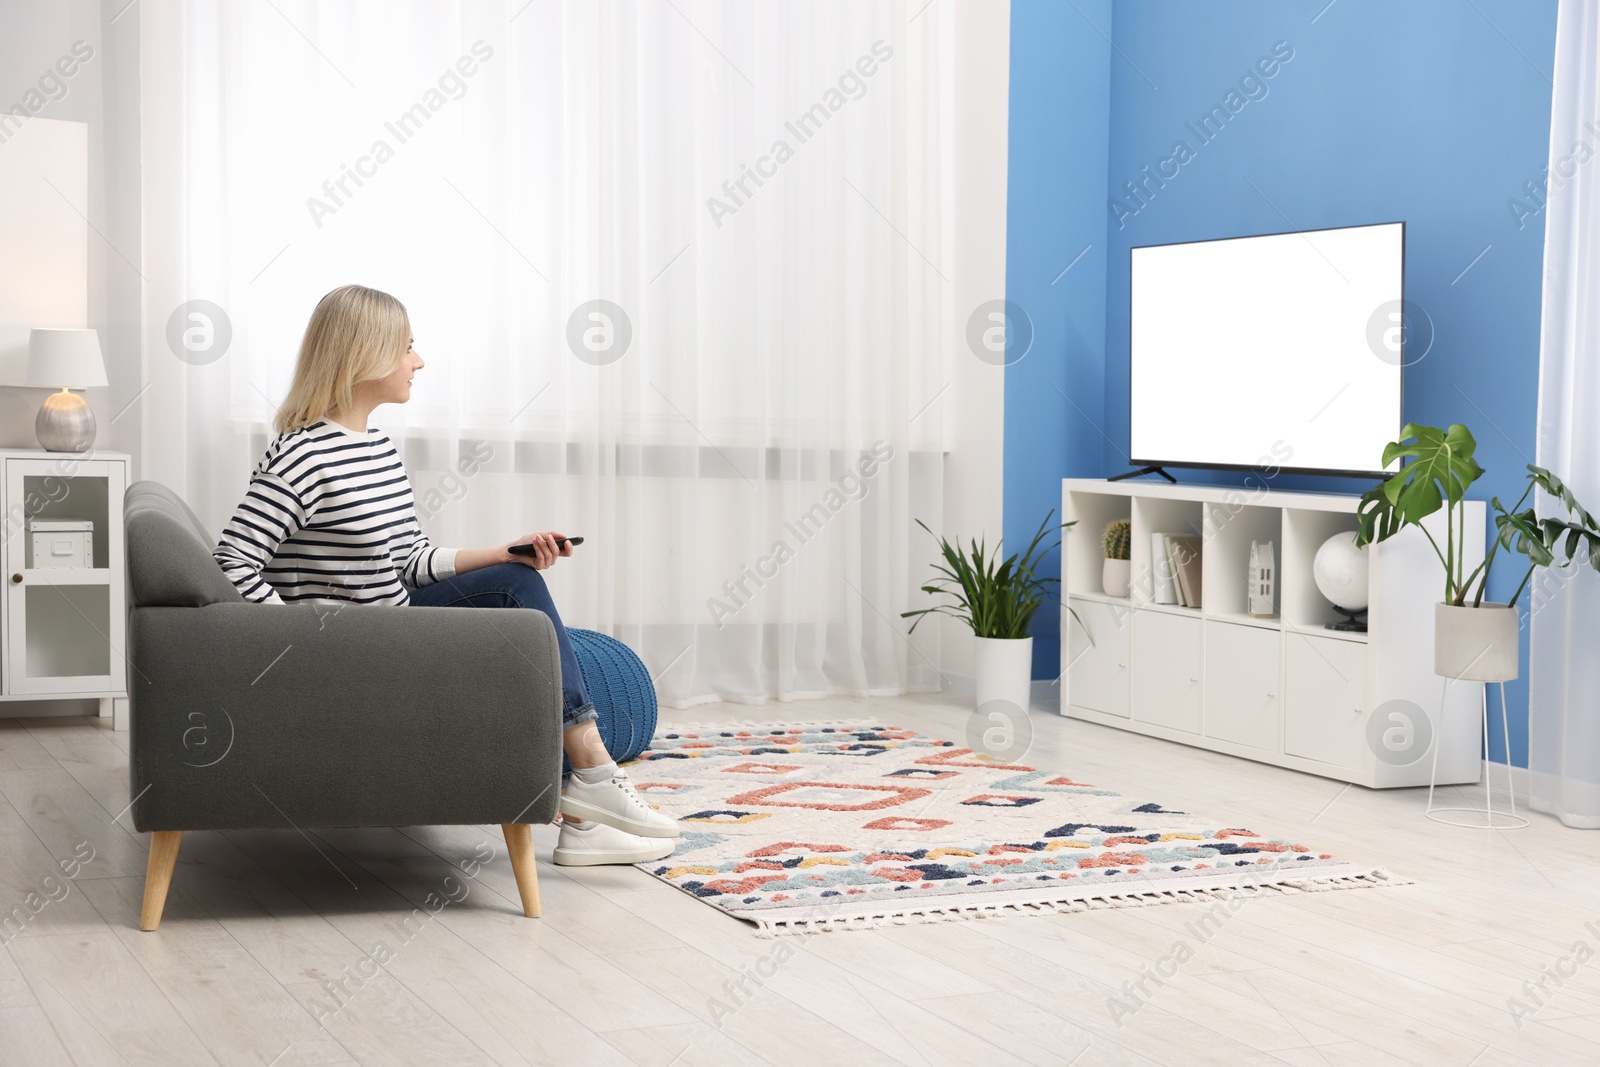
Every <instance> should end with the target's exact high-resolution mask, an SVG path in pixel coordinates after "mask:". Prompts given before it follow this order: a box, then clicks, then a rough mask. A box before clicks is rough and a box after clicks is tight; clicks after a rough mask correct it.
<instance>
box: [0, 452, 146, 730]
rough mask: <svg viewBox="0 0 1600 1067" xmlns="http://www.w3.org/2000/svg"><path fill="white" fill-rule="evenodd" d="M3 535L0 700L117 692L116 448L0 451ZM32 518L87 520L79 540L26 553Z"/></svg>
mask: <svg viewBox="0 0 1600 1067" xmlns="http://www.w3.org/2000/svg"><path fill="white" fill-rule="evenodd" d="M0 465H3V466H4V468H5V476H4V478H3V479H0V489H3V493H4V499H3V502H0V503H3V507H4V515H5V522H6V537H5V541H4V544H3V546H0V575H3V583H4V586H5V594H4V596H0V630H3V632H4V639H3V640H0V700H23V699H27V700H39V699H50V698H85V697H90V698H98V699H99V700H100V701H101V713H102V714H107V713H109V712H110V711H111V704H112V701H113V700H117V699H121V698H126V696H127V676H126V660H125V659H124V652H125V641H124V635H125V629H126V624H127V612H126V607H125V598H124V588H123V583H124V569H123V539H122V497H123V491H124V490H125V489H126V488H127V484H128V457H127V456H126V455H124V454H122V453H107V452H95V453H82V454H79V453H55V452H23V451H0ZM35 520H41V521H44V522H52V523H61V522H66V523H71V524H73V525H75V526H80V527H81V526H83V525H87V526H88V531H87V533H86V534H84V535H78V534H74V535H73V536H74V537H77V536H86V537H87V538H88V542H89V544H88V546H87V549H86V550H85V551H83V552H81V554H77V553H75V554H73V555H72V557H71V565H63V564H65V563H66V562H67V561H66V560H65V559H57V558H51V559H37V560H36V559H35V558H34V549H35V545H36V543H37V544H39V545H45V546H48V545H50V544H51V543H52V542H51V539H50V537H48V536H46V537H40V538H38V539H36V538H35V537H34V536H33V533H32V531H31V528H30V527H31V524H32V523H33V522H34V521H35Z"/></svg>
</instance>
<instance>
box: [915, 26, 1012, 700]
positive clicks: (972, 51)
mask: <svg viewBox="0 0 1600 1067" xmlns="http://www.w3.org/2000/svg"><path fill="white" fill-rule="evenodd" d="M939 6H940V7H941V8H948V9H949V12H948V14H947V17H950V18H954V19H955V22H956V25H955V41H956V53H955V62H956V77H955V101H954V105H955V106H954V114H955V130H954V137H953V139H952V141H953V143H952V149H953V151H954V153H955V157H954V171H955V181H956V197H955V204H954V210H953V217H952V219H951V225H952V229H953V232H954V240H953V242H952V248H953V253H954V255H953V259H954V262H953V263H952V264H951V268H952V269H951V273H950V281H951V286H952V288H953V290H954V293H955V298H954V300H952V301H951V307H952V317H953V318H954V320H955V321H953V322H952V323H951V324H950V329H951V331H952V335H953V336H954V337H955V338H956V339H957V340H956V344H955V346H954V353H955V360H954V374H953V376H952V384H951V387H950V388H949V389H947V390H945V392H944V394H943V395H942V396H941V397H940V400H939V401H938V402H939V403H941V404H944V405H945V408H944V414H945V418H946V420H947V423H948V424H949V425H951V426H952V431H951V434H950V445H951V448H950V452H949V454H948V455H947V456H946V457H945V483H944V533H945V535H946V536H948V537H955V536H958V535H959V536H960V537H961V538H962V539H963V540H965V539H967V538H970V537H980V538H983V537H986V538H987V539H988V542H989V543H990V544H991V545H992V544H994V543H995V542H996V541H997V540H998V539H999V537H1000V528H1001V527H1000V518H1001V485H1002V482H1003V474H1004V452H1003V448H1004V433H1003V430H1004V424H1005V423H1004V420H1005V392H1004V390H1005V370H1004V368H1002V367H997V366H994V365H992V364H989V363H984V362H982V361H980V360H979V359H978V358H977V357H975V356H974V355H973V354H972V352H971V351H970V350H969V349H968V348H967V344H966V339H965V337H966V324H967V318H968V316H970V315H971V313H972V310H973V308H975V307H977V306H978V305H979V304H981V303H983V302H985V301H988V300H998V299H1000V298H1002V297H1004V296H1005V293H1006V143H1007V141H1006V128H1007V116H1008V97H1009V92H1010V71H1011V64H1010V55H1011V40H1010V37H1011V4H1010V0H960V2H959V3H949V4H941V5H939ZM931 558H932V553H931V550H930V559H931ZM940 627H941V629H940V634H939V637H940V640H939V645H940V649H941V655H940V664H939V666H940V669H941V670H943V671H944V672H946V673H947V674H950V673H953V674H957V675H966V676H970V675H971V674H972V632H971V631H970V630H968V629H967V628H966V627H965V626H963V625H961V624H960V623H958V622H956V621H955V620H954V619H943V620H941V622H940Z"/></svg>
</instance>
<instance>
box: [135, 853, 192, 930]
mask: <svg viewBox="0 0 1600 1067" xmlns="http://www.w3.org/2000/svg"><path fill="white" fill-rule="evenodd" d="M182 841H183V831H182V830H157V831H156V832H155V833H153V834H151V835H150V864H149V866H148V867H146V868H145V872H144V908H143V909H141V910H140V912H139V929H141V930H154V929H155V928H156V927H158V926H160V925H161V912H162V910H163V909H164V908H165V907H166V906H167V889H168V888H169V887H170V886H171V885H172V868H173V866H174V865H175V864H176V863H177V862H178V845H179V844H180V843H181V842H182Z"/></svg>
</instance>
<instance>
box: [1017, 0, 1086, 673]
mask: <svg viewBox="0 0 1600 1067" xmlns="http://www.w3.org/2000/svg"><path fill="white" fill-rule="evenodd" d="M1011 19H1012V21H1011V95H1010V108H1011V123H1010V149H1009V160H1008V177H1007V179H1006V214H1007V223H1006V299H1007V300H1009V301H1011V302H1012V303H1014V304H1016V305H1018V306H1019V307H1021V308H1022V309H1023V312H1024V313H1025V314H1026V315H1027V316H1028V318H1029V319H1030V320H1031V322H1032V324H1033V331H1034V334H1033V345H1032V347H1031V348H1030V349H1029V350H1028V352H1027V354H1026V355H1024V356H1023V357H1022V358H1021V359H1020V360H1019V361H1017V362H1015V363H1012V364H1011V365H1010V366H1008V367H1007V368H1006V381H1005V485H1004V513H1003V516H1002V521H1003V522H1004V529H1005V532H1006V535H1007V539H1008V543H1009V545H1010V550H1011V551H1014V552H1015V551H1021V550H1022V549H1023V548H1024V547H1026V545H1027V540H1028V538H1031V537H1032V536H1033V532H1034V531H1035V530H1037V529H1038V528H1039V523H1041V522H1042V521H1044V518H1045V516H1046V514H1048V513H1049V512H1050V511H1051V509H1054V510H1055V511H1056V514H1057V518H1056V521H1057V522H1059V521H1060V510H1061V479H1062V478H1064V477H1067V476H1068V475H1069V474H1092V475H1098V474H1099V473H1100V459H1099V457H1100V446H1101V437H1100V424H1101V421H1102V417H1101V407H1102V405H1103V398H1104V395H1105V385H1106V380H1105V372H1106V361H1105V350H1106V347H1105V346H1106V271H1105V263H1106V260H1105V250H1106V208H1105V200H1106V165H1107V161H1106V152H1107V148H1108V143H1109V130H1110V123H1111V113H1112V104H1111V45H1110V41H1109V38H1110V36H1111V0H1074V4H1063V3H1060V2H1059V0H1013V3H1012V6H1011ZM1085 248H1087V249H1088V251H1087V252H1086V253H1085V252H1084V250H1085ZM1080 253H1081V254H1082V255H1081V258H1079V257H1080ZM1075 260H1076V262H1074V261H1075ZM1069 267H1070V268H1071V269H1070V270H1069V269H1068V268H1069ZM1063 271H1065V272H1066V273H1065V274H1063V273H1062V272H1063ZM1073 404H1076V405H1077V406H1078V407H1079V408H1080V409H1081V413H1079V412H1077V411H1074V410H1073V407H1072V405H1073ZM1089 456H1093V457H1094V461H1093V463H1092V465H1090V466H1088V467H1084V466H1081V465H1080V460H1081V459H1085V458H1086V457H1089ZM1046 569H1047V571H1048V573H1050V574H1051V575H1059V574H1060V573H1061V571H1060V560H1059V557H1057V556H1052V558H1050V559H1049V560H1048V561H1046ZM1033 633H1034V638H1035V640H1034V643H1033V644H1034V649H1033V655H1034V677H1036V678H1054V677H1055V676H1056V673H1057V671H1058V670H1059V667H1058V665H1057V664H1058V661H1059V660H1060V633H1061V623H1060V619H1059V617H1058V615H1057V613H1056V612H1054V611H1041V612H1039V613H1038V614H1037V615H1036V616H1034V624H1033Z"/></svg>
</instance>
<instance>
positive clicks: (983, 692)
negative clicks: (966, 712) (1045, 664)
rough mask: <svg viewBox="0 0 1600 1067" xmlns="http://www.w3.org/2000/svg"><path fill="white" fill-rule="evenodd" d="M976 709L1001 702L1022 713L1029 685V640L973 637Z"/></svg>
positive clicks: (1031, 678) (1030, 648)
mask: <svg viewBox="0 0 1600 1067" xmlns="http://www.w3.org/2000/svg"><path fill="white" fill-rule="evenodd" d="M972 640H973V645H974V650H973V669H974V673H975V675H976V678H975V679H974V680H975V681H976V683H977V696H978V704H977V706H978V707H980V708H981V707H983V705H985V704H987V703H988V702H989V701H991V700H1004V701H1007V702H1009V703H1011V704H1014V705H1015V706H1016V707H1017V708H1019V709H1020V710H1022V711H1023V712H1026V711H1027V710H1028V704H1029V702H1030V701H1029V693H1030V690H1031V689H1032V685H1033V638H1031V637H1014V638H1006V637H975V638H973V639H972Z"/></svg>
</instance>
